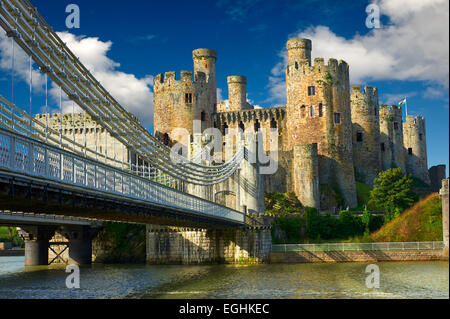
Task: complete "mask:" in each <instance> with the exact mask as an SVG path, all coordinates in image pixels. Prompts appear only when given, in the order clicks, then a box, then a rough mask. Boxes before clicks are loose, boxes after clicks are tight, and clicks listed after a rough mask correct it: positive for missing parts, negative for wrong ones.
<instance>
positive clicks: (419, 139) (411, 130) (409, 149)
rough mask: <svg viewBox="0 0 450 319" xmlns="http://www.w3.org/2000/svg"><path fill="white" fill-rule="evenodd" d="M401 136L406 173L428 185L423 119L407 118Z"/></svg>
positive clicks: (429, 182)
mask: <svg viewBox="0 0 450 319" xmlns="http://www.w3.org/2000/svg"><path fill="white" fill-rule="evenodd" d="M403 134H404V143H405V149H406V172H407V173H408V174H412V175H413V176H415V177H417V178H419V179H421V180H422V181H423V182H425V183H427V184H428V185H430V184H431V180H430V174H429V172H428V161H427V141H426V132H425V119H424V118H423V117H421V116H417V117H413V116H408V117H407V118H406V122H405V123H404V124H403Z"/></svg>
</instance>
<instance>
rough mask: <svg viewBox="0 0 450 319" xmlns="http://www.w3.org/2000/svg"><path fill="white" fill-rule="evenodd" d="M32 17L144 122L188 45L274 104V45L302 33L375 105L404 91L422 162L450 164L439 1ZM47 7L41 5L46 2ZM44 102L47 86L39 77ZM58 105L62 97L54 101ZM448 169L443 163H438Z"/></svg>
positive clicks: (1, 80)
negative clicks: (425, 158)
mask: <svg viewBox="0 0 450 319" xmlns="http://www.w3.org/2000/svg"><path fill="white" fill-rule="evenodd" d="M372 2H374V3H376V4H377V5H378V6H379V8H380V10H381V15H382V16H381V28H380V29H368V28H367V27H366V25H365V21H366V17H367V14H366V12H365V11H366V7H367V5H368V4H370V3H372ZM32 3H33V4H34V5H35V6H36V7H37V8H38V11H39V12H40V13H41V15H42V16H43V17H44V18H45V19H46V20H47V22H48V23H49V24H50V25H51V26H53V28H54V30H55V31H58V32H62V33H61V37H62V38H63V40H64V41H65V42H67V44H68V46H69V47H70V48H71V49H72V50H73V51H74V52H75V54H76V55H78V56H79V57H80V59H81V61H82V62H83V63H85V64H86V65H87V66H88V68H89V69H91V71H93V73H94V75H95V76H96V77H97V78H98V79H99V80H100V81H101V82H102V83H103V85H104V86H105V87H106V88H107V89H108V90H109V91H110V92H111V93H112V95H113V96H115V97H116V98H117V99H118V100H119V101H120V102H121V103H122V104H123V105H124V106H125V107H126V108H128V109H129V110H131V111H132V112H133V113H135V114H136V115H137V116H138V117H140V118H141V120H142V122H143V123H144V125H145V126H146V127H148V128H149V129H150V130H151V131H153V127H152V83H153V80H152V78H153V76H155V75H156V74H158V73H163V72H166V71H180V70H192V68H193V67H192V50H194V49H196V48H213V49H216V50H217V52H218V61H217V76H218V83H217V84H218V88H219V89H221V92H220V93H221V96H222V98H223V99H226V98H227V85H226V77H227V76H229V75H245V76H247V82H248V84H247V91H248V98H249V100H250V101H251V102H252V103H253V104H255V105H260V106H262V107H270V106H275V105H284V103H285V85H284V65H285V54H286V52H285V50H284V48H285V43H286V41H287V40H288V39H289V38H292V37H298V36H300V37H308V38H311V39H312V40H313V57H316V56H319V57H324V58H325V59H328V58H330V57H334V58H337V59H343V60H345V61H347V62H348V63H349V64H350V72H351V73H350V77H351V84H361V85H371V86H376V87H377V88H378V89H379V92H380V102H381V103H387V104H396V103H397V102H399V101H400V100H401V99H403V97H404V96H406V97H408V108H409V110H408V111H409V113H410V115H422V116H424V117H425V118H426V121H427V142H428V155H429V166H432V165H436V164H441V163H443V164H446V165H447V169H448V166H449V160H448V158H449V155H448V154H449V133H448V130H449V114H448V113H449V94H448V85H449V84H448V69H449V57H448V55H449V49H448V47H449V44H448V34H449V31H448V30H449V29H448V1H447V0H428V1H424V0H389V1H387V0H373V1H350V0H348V1H323V0H322V1H321V0H306V1H298V0H297V1H293V0H278V1H268V0H266V1H263V0H219V1H211V0H208V1H206V0H205V1H203V0H198V1H189V2H188V1H141V0H128V1H127V2H126V3H125V4H124V3H123V2H116V1H105V0H96V1H92V0H91V1H86V0H71V1H65V0H64V1H63V0H59V1H51V2H50V1H48V0H34V1H33V0H32ZM49 3H51V5H49ZM70 3H75V4H77V5H78V6H79V7H80V11H81V21H80V22H81V27H80V28H79V29H68V28H67V27H66V25H65V20H66V17H67V15H68V14H67V13H66V12H65V8H66V6H67V5H68V4H70ZM9 46H10V45H9V40H7V39H6V38H5V37H4V35H3V34H2V35H1V37H0V53H1V56H0V94H2V95H3V96H5V97H6V98H10V96H11V89H10V86H11V84H10V82H11V79H10V70H9V69H8V66H9V65H10V60H9V59H8V57H7V55H8V51H9V50H10V47H9ZM26 61H27V60H26V59H25V57H23V59H20V58H18V59H17V64H18V71H17V73H18V74H17V76H18V79H19V81H18V83H17V84H16V92H17V94H16V100H17V103H18V104H23V105H28V103H29V95H28V91H29V89H27V85H28V84H27V76H26V74H27V73H26V72H27V63H26ZM35 73H36V74H33V77H34V78H33V82H34V96H33V100H34V103H33V112H34V113H37V112H41V111H43V108H42V106H43V105H44V94H43V77H42V75H39V73H38V72H37V71H35ZM49 88H50V93H49V94H50V108H51V109H56V108H57V104H56V103H57V102H56V95H57V90H56V89H55V88H54V87H52V84H51V83H49ZM65 107H66V109H67V108H68V107H69V103H66V105H65ZM447 172H448V170H447Z"/></svg>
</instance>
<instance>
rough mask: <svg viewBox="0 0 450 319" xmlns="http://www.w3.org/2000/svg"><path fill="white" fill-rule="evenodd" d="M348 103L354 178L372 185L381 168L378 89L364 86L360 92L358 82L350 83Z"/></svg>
mask: <svg viewBox="0 0 450 319" xmlns="http://www.w3.org/2000/svg"><path fill="white" fill-rule="evenodd" d="M351 106H352V123H353V162H354V165H355V178H356V180H357V181H360V182H362V183H364V184H366V185H369V186H372V185H373V181H374V179H375V178H376V177H377V176H378V174H379V172H380V171H381V148H380V118H379V105H378V90H377V89H376V88H372V87H370V86H366V87H364V91H363V92H361V87H360V86H353V87H352V92H351Z"/></svg>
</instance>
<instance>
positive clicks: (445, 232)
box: [440, 179, 449, 256]
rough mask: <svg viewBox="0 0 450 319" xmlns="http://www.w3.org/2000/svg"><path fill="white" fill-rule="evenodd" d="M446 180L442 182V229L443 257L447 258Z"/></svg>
mask: <svg viewBox="0 0 450 319" xmlns="http://www.w3.org/2000/svg"><path fill="white" fill-rule="evenodd" d="M448 181H449V180H448V179H444V180H442V188H441V192H440V193H441V197H442V228H443V237H444V238H443V240H444V256H448V245H449V242H448V241H449V229H448Z"/></svg>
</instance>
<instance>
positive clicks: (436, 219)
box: [370, 194, 442, 242]
mask: <svg viewBox="0 0 450 319" xmlns="http://www.w3.org/2000/svg"><path fill="white" fill-rule="evenodd" d="M370 237H371V239H372V240H373V241H374V242H416V241H442V201H441V199H440V196H439V195H438V194H431V195H429V196H427V197H426V198H425V199H423V200H422V201H420V202H419V203H417V204H416V205H414V206H413V207H411V208H409V209H407V210H406V211H405V212H403V213H402V214H401V215H400V216H398V217H397V218H395V219H394V220H392V221H391V222H390V223H388V224H386V225H384V226H383V227H382V228H381V229H380V230H379V231H377V232H375V233H373V234H372V235H371V236H370Z"/></svg>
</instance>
